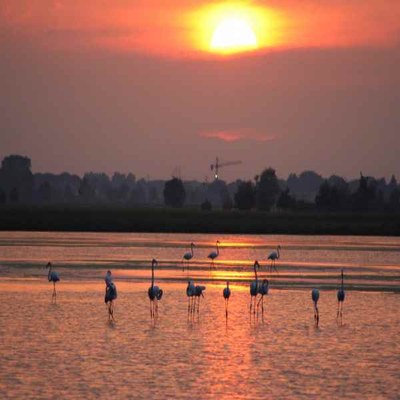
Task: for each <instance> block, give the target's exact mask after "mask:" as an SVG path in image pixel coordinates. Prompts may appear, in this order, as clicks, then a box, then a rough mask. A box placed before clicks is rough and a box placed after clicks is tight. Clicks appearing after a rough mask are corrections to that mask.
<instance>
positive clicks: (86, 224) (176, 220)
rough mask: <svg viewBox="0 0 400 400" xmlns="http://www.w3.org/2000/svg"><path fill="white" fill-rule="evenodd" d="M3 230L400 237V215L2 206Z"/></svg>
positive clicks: (0, 218)
mask: <svg viewBox="0 0 400 400" xmlns="http://www.w3.org/2000/svg"><path fill="white" fill-rule="evenodd" d="M0 230H2V231H22V230H25V231H68V232H79V231H81V232H82V231H83V232H84V231H88V232H172V233H242V234H303V235H369V236H372V235H374V236H399V235H400V214H389V213H318V212H314V211H310V212H282V213H265V212H258V211H236V210H234V211H220V210H218V211H202V210H198V209H186V208H185V209H168V208H122V207H121V208H118V207H106V206H46V207H39V206H29V207H28V206H13V207H10V206H2V207H0Z"/></svg>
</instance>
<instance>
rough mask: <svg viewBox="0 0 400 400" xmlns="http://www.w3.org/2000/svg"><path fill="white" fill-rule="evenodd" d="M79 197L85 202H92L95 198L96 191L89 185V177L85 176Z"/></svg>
mask: <svg viewBox="0 0 400 400" xmlns="http://www.w3.org/2000/svg"><path fill="white" fill-rule="evenodd" d="M78 193H79V196H80V197H81V198H82V199H83V200H84V201H85V202H91V201H93V200H94V198H95V190H94V188H93V187H92V185H91V184H90V183H89V179H88V177H87V176H84V178H83V179H82V182H81V185H80V186H79V191H78Z"/></svg>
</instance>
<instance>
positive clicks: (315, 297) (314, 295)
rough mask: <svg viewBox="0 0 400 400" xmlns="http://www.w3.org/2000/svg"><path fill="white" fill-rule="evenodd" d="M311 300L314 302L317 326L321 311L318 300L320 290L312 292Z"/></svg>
mask: <svg viewBox="0 0 400 400" xmlns="http://www.w3.org/2000/svg"><path fill="white" fill-rule="evenodd" d="M311 298H312V301H313V302H314V320H315V324H316V326H318V324H319V311H318V299H319V290H318V289H313V290H312V291H311Z"/></svg>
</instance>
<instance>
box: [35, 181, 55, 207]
mask: <svg viewBox="0 0 400 400" xmlns="http://www.w3.org/2000/svg"><path fill="white" fill-rule="evenodd" d="M38 192H39V196H40V201H41V202H42V203H51V201H52V195H53V190H52V187H51V185H50V183H49V182H47V181H46V182H43V183H42V184H41V185H40V187H39V191H38Z"/></svg>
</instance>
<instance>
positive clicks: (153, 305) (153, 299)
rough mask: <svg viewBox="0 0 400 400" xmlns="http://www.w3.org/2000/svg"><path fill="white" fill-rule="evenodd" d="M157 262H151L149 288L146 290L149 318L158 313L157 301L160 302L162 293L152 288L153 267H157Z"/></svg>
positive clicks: (154, 287)
mask: <svg viewBox="0 0 400 400" xmlns="http://www.w3.org/2000/svg"><path fill="white" fill-rule="evenodd" d="M157 264H158V263H157V260H156V259H155V258H153V260H152V261H151V286H150V287H149V290H148V292H147V293H148V296H149V300H150V316H151V317H152V318H153V317H155V315H156V313H158V300H161V298H162V295H163V291H162V289H160V288H159V287H158V286H154V267H155V266H156V265H157Z"/></svg>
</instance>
